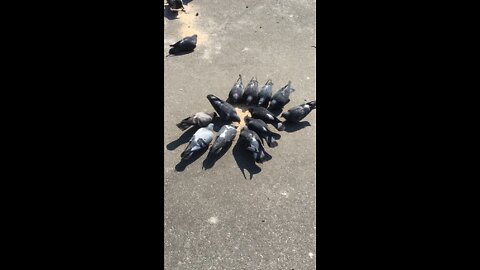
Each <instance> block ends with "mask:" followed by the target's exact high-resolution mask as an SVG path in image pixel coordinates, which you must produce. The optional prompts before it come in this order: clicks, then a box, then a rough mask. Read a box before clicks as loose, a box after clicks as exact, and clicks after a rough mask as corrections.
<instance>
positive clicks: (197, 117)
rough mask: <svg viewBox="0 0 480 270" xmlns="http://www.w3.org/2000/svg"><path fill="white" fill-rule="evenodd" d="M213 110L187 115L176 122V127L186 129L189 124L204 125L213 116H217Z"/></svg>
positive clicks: (206, 124)
mask: <svg viewBox="0 0 480 270" xmlns="http://www.w3.org/2000/svg"><path fill="white" fill-rule="evenodd" d="M217 116H218V115H217V113H215V112H209V113H205V112H198V113H196V114H194V115H192V116H189V117H187V118H185V119H183V120H182V121H181V122H180V123H178V124H177V127H178V128H179V129H181V130H186V129H187V128H189V127H191V126H195V125H196V126H198V127H206V126H208V124H210V123H211V122H212V121H213V119H214V118H215V117H217Z"/></svg>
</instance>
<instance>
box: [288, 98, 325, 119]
mask: <svg viewBox="0 0 480 270" xmlns="http://www.w3.org/2000/svg"><path fill="white" fill-rule="evenodd" d="M316 108H317V101H316V100H314V101H310V102H308V103H305V104H302V105H299V106H296V107H293V108H291V109H290V110H288V111H286V112H284V113H282V117H283V118H285V119H287V121H290V122H295V123H296V122H300V120H302V119H303V118H305V117H306V116H307V115H308V114H309V113H310V112H311V111H312V110H315V109H316Z"/></svg>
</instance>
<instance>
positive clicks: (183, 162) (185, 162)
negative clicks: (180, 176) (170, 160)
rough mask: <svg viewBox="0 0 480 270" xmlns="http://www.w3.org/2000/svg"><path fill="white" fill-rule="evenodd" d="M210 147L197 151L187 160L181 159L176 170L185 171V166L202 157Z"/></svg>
mask: <svg viewBox="0 0 480 270" xmlns="http://www.w3.org/2000/svg"><path fill="white" fill-rule="evenodd" d="M207 149H208V148H205V149H203V150H200V151H198V152H195V153H194V154H193V155H192V156H191V157H190V158H189V159H187V160H184V159H182V160H180V162H179V163H178V164H177V165H176V166H175V171H177V172H183V171H184V170H185V168H186V167H187V166H188V165H190V164H192V163H193V162H195V160H197V159H198V158H200V157H201V156H202V155H203V154H205V152H206V151H207Z"/></svg>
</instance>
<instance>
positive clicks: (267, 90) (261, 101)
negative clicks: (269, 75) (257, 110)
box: [258, 79, 273, 108]
mask: <svg viewBox="0 0 480 270" xmlns="http://www.w3.org/2000/svg"><path fill="white" fill-rule="evenodd" d="M272 85H273V82H272V80H270V79H269V80H268V81H267V82H266V83H265V85H264V86H263V87H262V89H260V92H259V93H258V106H262V107H265V108H266V107H268V102H270V99H271V98H272Z"/></svg>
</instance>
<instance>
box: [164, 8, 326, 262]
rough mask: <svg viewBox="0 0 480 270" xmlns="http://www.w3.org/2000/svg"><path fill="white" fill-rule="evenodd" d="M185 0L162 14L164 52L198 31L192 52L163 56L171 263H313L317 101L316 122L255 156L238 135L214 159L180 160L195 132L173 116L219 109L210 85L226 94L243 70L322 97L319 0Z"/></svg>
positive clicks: (295, 97)
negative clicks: (318, 86)
mask: <svg viewBox="0 0 480 270" xmlns="http://www.w3.org/2000/svg"><path fill="white" fill-rule="evenodd" d="M184 2H185V3H187V2H188V4H187V5H186V8H187V12H188V14H183V13H179V14H178V16H177V17H176V18H173V16H171V14H170V13H165V14H164V15H165V18H164V29H165V37H164V41H165V47H164V54H165V55H167V54H168V49H169V47H168V44H172V43H174V42H175V41H177V40H179V39H181V38H182V37H184V36H186V35H191V34H193V33H196V34H198V36H199V37H198V39H199V40H198V46H197V49H196V50H195V51H194V52H193V53H190V54H186V55H182V56H173V57H167V58H165V60H164V66H165V74H164V76H165V88H164V96H165V119H164V121H165V122H164V128H165V137H164V138H165V141H164V145H165V148H164V156H165V164H164V165H165V168H164V169H165V182H164V187H165V202H164V209H165V212H164V213H165V216H164V220H165V224H164V226H165V229H164V235H165V249H164V250H165V253H164V258H165V269H272V270H273V269H275V270H277V269H289V270H290V269H296V270H300V269H305V270H310V269H316V266H315V260H316V256H317V254H316V236H315V235H316V218H315V211H316V205H315V201H316V197H315V186H316V183H315V173H316V161H315V155H316V150H315V144H316V111H313V112H312V113H311V114H310V115H308V116H307V118H305V119H304V121H308V123H309V124H310V126H305V125H301V126H300V127H302V128H296V129H297V130H296V131H292V130H290V132H287V131H284V132H279V133H280V134H281V135H282V138H281V139H280V140H279V145H278V147H276V148H273V149H272V148H268V147H267V146H266V149H267V152H268V153H270V154H271V155H272V157H273V158H272V159H271V160H270V161H268V162H266V163H264V164H257V165H255V164H254V163H253V161H251V158H250V156H245V155H243V154H244V153H243V152H242V151H240V150H239V149H238V147H236V141H235V142H234V143H233V145H232V146H231V147H230V149H229V150H228V151H227V152H226V153H225V154H224V155H223V156H222V157H221V158H220V159H218V160H216V162H215V163H214V164H212V163H213V162H210V161H205V158H206V156H207V154H206V153H205V154H203V155H202V156H200V157H199V158H198V159H196V160H194V161H193V162H191V163H189V164H185V163H182V162H180V160H181V159H180V153H181V152H182V151H183V150H184V149H185V147H186V142H187V140H188V139H190V136H191V135H192V134H193V133H192V132H189V131H186V134H183V132H182V131H180V130H179V129H178V128H177V127H176V126H175V124H176V123H177V122H179V121H180V120H181V119H183V118H184V117H186V116H188V115H190V114H193V113H196V112H199V111H203V110H212V107H211V105H210V103H209V102H208V100H207V98H206V96H207V95H208V94H214V95H217V96H219V97H220V98H223V99H226V98H227V96H228V92H229V90H230V88H231V86H232V85H233V83H234V82H235V81H236V79H237V77H238V74H242V76H243V77H244V84H246V83H247V82H248V80H249V79H250V78H251V77H252V76H254V75H255V76H257V78H258V79H259V83H260V85H263V84H264V83H265V82H266V81H267V79H268V78H271V79H272V80H273V82H274V91H276V90H278V89H279V88H280V87H282V86H283V85H285V84H286V83H287V82H288V80H292V83H293V86H294V88H295V89H296V91H295V92H294V93H293V94H292V96H291V102H290V104H288V105H287V106H286V107H287V108H290V107H293V106H295V105H299V104H301V103H302V102H304V99H306V100H308V101H310V100H314V99H316V96H315V79H316V78H315V65H316V63H315V55H316V49H315V48H313V47H312V46H316V44H315V34H316V25H315V23H316V18H315V9H316V3H315V1H299V0H296V1H293V0H265V1H251V0H247V1H243V0H242V1H236V0H230V1H225V0H214V1H212V0H209V1H207V0H194V1H184ZM246 6H248V8H246ZM197 13H198V16H196V14H197ZM272 129H273V127H272ZM217 130H218V129H217ZM182 134H183V135H182ZM179 138H180V139H179ZM202 165H206V167H207V169H203V168H202ZM242 169H243V170H244V172H245V175H246V178H245V177H244V175H243V174H242ZM250 173H252V178H251V179H250Z"/></svg>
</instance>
